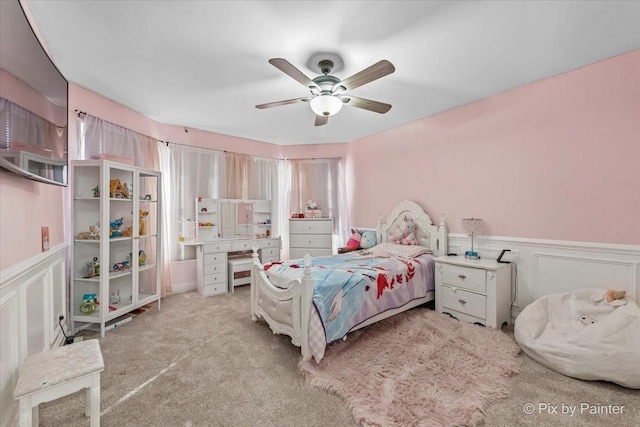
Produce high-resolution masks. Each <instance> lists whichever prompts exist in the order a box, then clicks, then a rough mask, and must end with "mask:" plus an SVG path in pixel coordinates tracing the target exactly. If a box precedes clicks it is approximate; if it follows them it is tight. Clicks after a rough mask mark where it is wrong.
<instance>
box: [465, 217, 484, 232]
mask: <svg viewBox="0 0 640 427" xmlns="http://www.w3.org/2000/svg"><path fill="white" fill-rule="evenodd" d="M462 229H463V230H464V231H466V232H467V234H470V235H474V234H478V233H482V231H483V230H484V221H483V220H482V218H462Z"/></svg>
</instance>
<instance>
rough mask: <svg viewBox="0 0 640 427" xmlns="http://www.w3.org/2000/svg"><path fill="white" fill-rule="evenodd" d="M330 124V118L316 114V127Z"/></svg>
mask: <svg viewBox="0 0 640 427" xmlns="http://www.w3.org/2000/svg"><path fill="white" fill-rule="evenodd" d="M327 123H329V116H318V115H317V114H316V126H324V125H326V124H327Z"/></svg>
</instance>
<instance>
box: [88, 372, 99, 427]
mask: <svg viewBox="0 0 640 427" xmlns="http://www.w3.org/2000/svg"><path fill="white" fill-rule="evenodd" d="M89 390H91V427H100V372H96V373H95V374H94V375H93V385H92V386H91V388H90V389H89ZM87 391H88V390H87Z"/></svg>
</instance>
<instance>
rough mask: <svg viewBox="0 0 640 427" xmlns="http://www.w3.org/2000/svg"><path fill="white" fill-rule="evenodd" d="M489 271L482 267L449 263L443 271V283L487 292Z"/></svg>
mask: <svg viewBox="0 0 640 427" xmlns="http://www.w3.org/2000/svg"><path fill="white" fill-rule="evenodd" d="M486 278H487V272H486V271H485V270H483V269H481V268H468V267H459V266H456V265H447V266H446V267H445V268H443V271H442V283H443V284H445V285H451V286H456V287H460V288H465V289H468V290H470V291H474V292H480V293H483V294H484V293H486V292H487V283H486Z"/></svg>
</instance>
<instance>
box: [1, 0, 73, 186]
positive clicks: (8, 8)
mask: <svg viewBox="0 0 640 427" xmlns="http://www.w3.org/2000/svg"><path fill="white" fill-rule="evenodd" d="M68 93H69V84H68V82H67V80H66V79H65V78H64V76H63V75H62V73H60V71H59V70H58V68H57V67H56V66H55V64H54V63H53V62H52V61H51V59H50V58H49V55H47V53H46V52H45V50H44V48H43V47H42V45H41V44H40V42H39V40H38V38H37V37H36V35H35V33H34V31H33V29H32V28H31V25H30V24H29V21H28V20H27V17H26V15H25V13H24V10H23V9H22V6H21V5H20V2H19V1H18V0H1V1H0V166H2V167H3V168H5V169H7V170H9V171H11V172H13V173H17V174H19V175H22V176H25V177H27V178H30V179H33V180H36V181H41V182H46V183H50V184H57V185H67V182H68V155H67V150H68V133H67V121H68Z"/></svg>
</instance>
